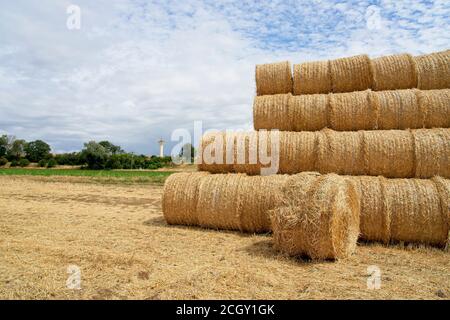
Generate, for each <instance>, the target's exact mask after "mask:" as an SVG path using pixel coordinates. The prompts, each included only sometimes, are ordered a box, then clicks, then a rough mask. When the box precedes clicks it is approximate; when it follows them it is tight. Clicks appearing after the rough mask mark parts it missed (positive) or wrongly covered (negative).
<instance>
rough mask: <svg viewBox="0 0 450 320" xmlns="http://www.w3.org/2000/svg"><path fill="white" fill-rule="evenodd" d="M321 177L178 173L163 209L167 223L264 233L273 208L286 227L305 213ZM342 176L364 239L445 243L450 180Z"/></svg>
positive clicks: (171, 180) (171, 181) (449, 213)
mask: <svg viewBox="0 0 450 320" xmlns="http://www.w3.org/2000/svg"><path fill="white" fill-rule="evenodd" d="M329 176H334V175H327V177H329ZM319 177H321V175H320V174H318V173H311V172H304V173H300V174H296V175H291V176H288V175H272V176H246V175H243V174H208V173H206V172H194V173H177V174H173V175H171V176H170V177H169V178H168V179H167V180H166V184H165V186H164V195H163V213H164V217H165V219H166V220H167V222H168V223H170V224H182V225H198V226H204V227H210V228H216V229H232V230H241V231H246V232H267V231H270V230H271V229H272V228H271V225H270V220H269V217H270V214H271V210H274V211H278V213H279V215H281V216H279V217H280V219H284V220H282V221H280V223H282V227H283V228H284V230H287V229H288V228H287V225H288V224H287V220H289V219H288V217H289V215H291V216H292V217H294V218H295V217H296V216H297V215H305V214H307V213H305V211H302V210H303V209H302V208H307V207H308V206H309V205H312V203H313V202H312V200H313V199H314V197H313V196H312V194H308V190H312V189H314V188H313V185H314V184H315V183H316V181H318V180H317V179H318V178H319ZM322 177H324V176H322ZM345 178H346V179H349V180H351V181H353V182H354V184H355V187H356V192H357V195H358V199H357V200H358V201H359V203H360V207H359V208H360V231H361V238H362V239H364V240H368V241H380V242H383V243H389V242H398V241H404V242H417V243H426V244H432V245H437V246H444V245H445V244H446V243H447V242H448V232H449V229H450V180H448V179H444V178H441V177H434V178H432V179H388V178H384V177H370V176H351V177H349V176H348V177H345ZM327 179H328V178H327ZM339 181H342V180H339ZM318 185H320V183H319V184H318ZM314 190H320V188H319V189H317V188H316V189H314ZM322 190H325V189H322ZM325 195H328V196H327V199H328V201H330V203H328V204H327V205H325V207H326V208H331V207H332V206H331V203H332V202H333V201H334V200H333V198H332V197H331V196H329V195H330V194H328V193H327V192H325V191H324V196H325ZM323 200H324V201H325V200H326V199H325V198H323ZM308 202H309V204H308ZM317 212H319V211H317ZM295 219H296V218H295ZM295 219H294V220H295ZM280 234H281V233H280ZM284 234H285V235H287V233H284ZM298 236H299V237H302V235H298ZM290 239H291V240H292V239H293V238H290ZM291 240H289V239H285V240H283V241H291Z"/></svg>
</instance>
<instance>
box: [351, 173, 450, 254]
mask: <svg viewBox="0 0 450 320" xmlns="http://www.w3.org/2000/svg"><path fill="white" fill-rule="evenodd" d="M354 179H355V180H356V181H359V184H360V185H359V188H360V189H359V191H360V196H361V200H360V201H361V224H360V228H361V235H362V238H363V239H366V240H371V241H382V242H384V243H389V242H398V241H404V242H418V243H427V244H431V245H437V246H444V245H445V244H446V243H447V241H448V232H449V223H448V222H449V219H448V218H449V214H448V212H449V207H448V205H449V195H450V188H449V187H450V185H449V180H446V179H442V178H438V177H436V178H433V179H386V178H383V177H355V178H354Z"/></svg>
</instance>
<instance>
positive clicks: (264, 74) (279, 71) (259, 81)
mask: <svg viewBox="0 0 450 320" xmlns="http://www.w3.org/2000/svg"><path fill="white" fill-rule="evenodd" d="M255 80H256V94H257V95H258V96H261V95H266V94H277V93H289V92H292V72H291V64H290V63H289V61H284V62H276V63H267V64H260V65H256V71H255Z"/></svg>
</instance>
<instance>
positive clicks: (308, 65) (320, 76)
mask: <svg viewBox="0 0 450 320" xmlns="http://www.w3.org/2000/svg"><path fill="white" fill-rule="evenodd" d="M331 91H332V86H331V74H330V67H329V63H328V61H314V62H305V63H301V64H294V94H296V95H297V94H298V95H300V94H313V93H328V92H331Z"/></svg>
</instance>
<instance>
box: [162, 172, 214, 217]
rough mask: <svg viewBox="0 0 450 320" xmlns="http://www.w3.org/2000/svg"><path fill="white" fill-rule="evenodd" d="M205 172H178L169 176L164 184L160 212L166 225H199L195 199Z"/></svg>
mask: <svg viewBox="0 0 450 320" xmlns="http://www.w3.org/2000/svg"><path fill="white" fill-rule="evenodd" d="M208 175H209V174H208V173H207V172H180V173H177V174H172V175H170V176H169V177H168V178H167V180H166V182H165V183H164V191H163V196H162V211H163V214H164V218H165V219H166V221H167V223H168V224H182V225H195V226H197V225H198V224H199V221H198V215H197V201H196V200H197V199H198V195H199V194H198V189H199V185H200V180H201V179H202V178H203V177H205V176H208Z"/></svg>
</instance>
